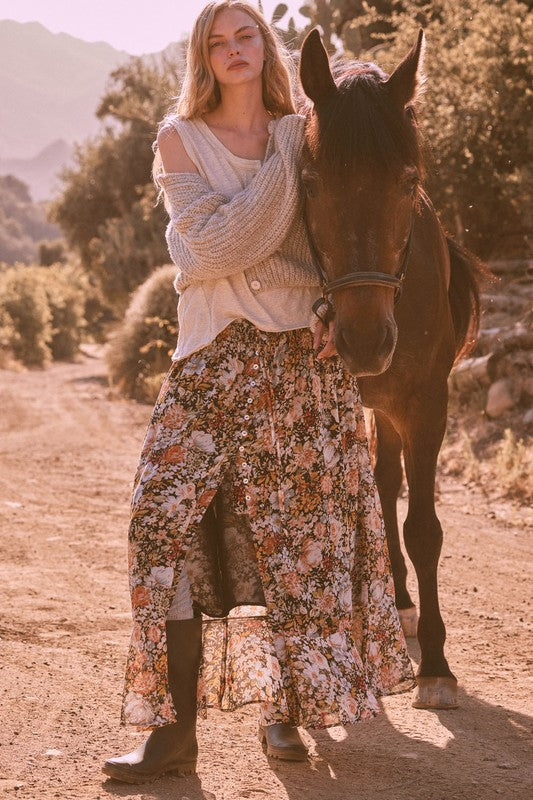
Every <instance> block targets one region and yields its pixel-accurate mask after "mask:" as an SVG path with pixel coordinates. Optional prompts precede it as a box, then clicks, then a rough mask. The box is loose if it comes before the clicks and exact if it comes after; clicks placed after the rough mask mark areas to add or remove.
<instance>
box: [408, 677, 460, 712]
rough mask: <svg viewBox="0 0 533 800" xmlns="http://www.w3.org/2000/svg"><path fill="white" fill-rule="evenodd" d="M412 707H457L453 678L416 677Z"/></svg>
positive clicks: (455, 684)
mask: <svg viewBox="0 0 533 800" xmlns="http://www.w3.org/2000/svg"><path fill="white" fill-rule="evenodd" d="M412 705H413V708H457V706H458V703H457V681H456V680H455V678H424V677H417V678H416V689H415V694H414V700H413V704H412Z"/></svg>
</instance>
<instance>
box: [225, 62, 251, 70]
mask: <svg viewBox="0 0 533 800" xmlns="http://www.w3.org/2000/svg"><path fill="white" fill-rule="evenodd" d="M247 66H248V64H247V62H246V61H236V62H235V63H234V64H230V66H229V67H228V69H237V68H238V67H247Z"/></svg>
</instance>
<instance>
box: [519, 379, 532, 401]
mask: <svg viewBox="0 0 533 800" xmlns="http://www.w3.org/2000/svg"><path fill="white" fill-rule="evenodd" d="M522 389H523V391H524V394H525V395H526V396H527V397H528V398H530V399H531V398H533V377H532V378H526V379H525V380H524V382H523V384H522Z"/></svg>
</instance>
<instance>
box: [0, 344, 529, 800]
mask: <svg viewBox="0 0 533 800" xmlns="http://www.w3.org/2000/svg"><path fill="white" fill-rule="evenodd" d="M94 355H96V354H94ZM0 409H1V411H0V454H1V456H0V457H1V461H0V526H1V534H2V535H1V542H2V555H1V559H0V603H1V604H0V637H1V639H0V646H1V652H2V656H1V662H0V663H1V671H0V696H1V697H2V726H1V729H0V748H1V749H0V796H2V797H4V796H5V797H6V798H14V797H18V798H31V800H50V798H64V799H65V800H70V798H76V799H77V800H78V799H79V800H96V798H102V799H103V798H110V797H113V796H115V797H121V798H138V800H152V799H154V800H155V799H156V798H157V799H158V800H170V798H173V799H174V798H176V799H177V800H237V798H252V800H265V799H266V798H275V799H276V800H286V798H290V800H303V799H304V798H306V800H347V798H354V800H355V798H357V799H358V800H381V798H393V800H453V799H454V798H465V799H466V798H468V800H490V798H524V800H525V798H526V797H528V798H529V797H531V796H533V793H532V792H531V786H532V785H533V772H532V771H531V762H532V758H531V754H532V749H531V738H532V737H531V730H532V724H531V723H532V720H531V718H530V717H528V712H529V713H531V711H532V707H533V701H532V700H531V684H529V691H528V674H529V675H531V672H532V665H533V652H532V650H531V635H530V634H531V629H532V627H533V624H532V615H531V611H532V609H531V593H530V579H529V575H528V572H529V569H528V565H529V564H530V563H531V546H530V544H529V545H528V541H527V534H528V530H527V525H528V523H529V525H531V514H528V513H527V512H526V511H525V510H524V509H522V510H519V509H517V508H515V507H513V506H512V505H511V504H509V503H505V502H503V501H499V502H498V501H493V500H490V501H489V500H487V499H486V498H484V497H483V496H482V495H480V494H475V493H473V492H472V491H470V490H468V491H467V490H466V489H465V488H464V487H463V486H462V485H461V484H460V483H451V482H449V483H446V482H445V483H443V484H442V485H441V491H442V495H441V501H440V514H441V518H442V520H443V522H444V525H445V529H446V541H445V547H444V551H443V558H442V562H441V605H442V608H443V613H444V617H445V620H446V622H447V625H448V648H447V652H448V657H449V660H450V663H451V664H452V668H453V669H454V670H455V672H456V674H457V675H458V676H459V678H460V682H461V695H460V701H461V707H460V709H458V710H457V711H452V712H428V711H416V710H414V709H412V708H411V707H410V700H409V696H407V695H400V696H397V697H391V698H387V699H386V700H385V702H384V704H383V707H384V713H383V714H382V715H381V716H380V717H379V718H378V719H377V720H376V721H374V722H372V723H367V724H363V725H360V726H355V727H353V728H352V729H350V730H346V731H343V730H341V729H335V730H334V731H333V732H330V733H328V732H319V733H313V732H311V733H310V734H309V737H308V741H309V742H310V743H311V744H312V745H313V748H314V751H315V752H316V754H317V755H316V757H315V758H313V760H312V761H311V762H310V763H309V764H304V765H299V764H298V765H285V764H276V763H274V764H272V765H270V764H269V763H268V762H267V760H266V758H265V756H264V755H263V753H262V750H261V748H260V745H259V743H258V741H257V739H256V734H255V730H256V724H255V719H256V712H255V710H254V709H253V708H248V709H246V710H245V711H243V712H238V713H236V714H234V715H224V714H221V713H214V712H211V713H210V715H209V718H208V719H207V720H206V721H201V722H200V726H199V727H200V747H201V758H200V762H199V771H198V776H197V777H194V778H170V777H169V778H165V779H161V780H159V781H157V782H156V783H153V784H151V785H148V786H144V787H128V786H125V785H121V784H118V783H115V782H113V781H102V779H101V775H100V764H101V762H102V759H103V758H104V756H107V755H112V754H118V753H121V752H126V751H127V749H131V747H132V746H136V745H137V743H138V741H139V736H140V734H132V733H130V732H126V731H125V730H122V729H120V728H119V727H118V723H117V719H118V710H119V696H120V689H121V682H122V671H123V667H124V659H125V653H126V645H127V641H128V636H129V603H128V595H127V587H126V572H125V553H126V545H125V534H126V526H127V513H128V512H127V510H128V503H129V489H130V482H131V479H132V476H133V472H134V469H135V463H136V459H137V455H138V452H139V449H140V445H141V441H142V436H143V429H144V426H145V424H146V421H147V418H148V414H149V410H150V409H149V408H148V407H147V406H139V405H136V404H134V403H129V402H125V401H117V400H114V401H112V400H110V399H109V397H108V394H107V390H106V386H105V371H104V366H103V364H102V361H101V360H100V359H99V358H97V357H91V356H89V355H87V356H86V357H84V358H83V359H82V360H81V361H80V363H78V364H55V365H53V366H52V367H51V368H50V369H48V370H46V371H45V372H24V373H19V374H17V373H11V372H0ZM411 647H412V650H411V655H412V656H413V658H414V659H415V660H416V658H417V649H416V645H415V643H412V645H411Z"/></svg>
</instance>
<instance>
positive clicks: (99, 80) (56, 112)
mask: <svg viewBox="0 0 533 800" xmlns="http://www.w3.org/2000/svg"><path fill="white" fill-rule="evenodd" d="M128 58H129V55H128V53H126V52H124V51H119V50H115V49H114V48H113V47H111V45H109V44H106V43H105V42H84V41H82V40H81V39H76V38H75V37H74V36H70V35H68V34H66V33H51V32H50V31H49V30H47V29H46V28H45V27H44V26H43V25H41V24H40V23H38V22H25V23H21V22H14V21H13V20H9V19H5V20H1V21H0V97H1V98H2V102H1V103H0V159H2V160H4V159H28V158H34V157H35V156H37V154H39V153H41V151H43V150H44V149H45V148H47V147H48V146H49V145H51V143H53V142H57V140H58V139H59V140H63V142H65V143H66V144H67V145H68V146H71V145H72V143H73V142H75V141H82V140H83V139H85V138H86V137H87V136H90V135H91V134H94V133H95V132H96V131H97V130H98V128H99V125H100V122H99V120H97V119H96V117H95V115H94V111H95V108H96V106H97V104H98V101H99V99H100V97H101V95H102V94H103V90H104V87H105V84H106V80H107V78H108V76H109V73H110V72H111V71H112V70H114V69H115V68H116V67H117V66H119V64H121V63H123V62H124V61H126V60H127V59H128ZM24 179H25V180H26V178H24ZM32 189H33V185H32Z"/></svg>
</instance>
